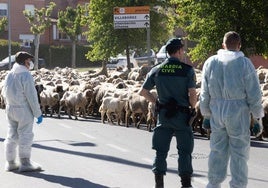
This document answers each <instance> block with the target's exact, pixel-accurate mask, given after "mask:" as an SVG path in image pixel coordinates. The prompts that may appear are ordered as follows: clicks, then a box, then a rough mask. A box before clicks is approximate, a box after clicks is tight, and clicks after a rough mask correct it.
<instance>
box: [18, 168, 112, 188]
mask: <svg viewBox="0 0 268 188" xmlns="http://www.w3.org/2000/svg"><path fill="white" fill-rule="evenodd" d="M20 175H24V176H29V177H35V178H40V179H44V180H46V181H48V182H52V183H57V184H60V185H63V186H65V187H75V188H88V187H90V188H109V187H107V186H104V185H100V184H96V183H92V182H90V181H88V180H85V179H82V178H71V177H65V176H58V175H57V176H55V175H51V174H43V173H42V172H26V173H20Z"/></svg>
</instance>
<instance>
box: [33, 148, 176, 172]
mask: <svg viewBox="0 0 268 188" xmlns="http://www.w3.org/2000/svg"><path fill="white" fill-rule="evenodd" d="M33 147H35V148H39V149H45V150H50V151H55V152H61V153H66V154H71V155H77V156H82V157H88V158H94V159H98V160H104V161H108V162H115V163H120V164H125V165H131V166H136V167H140V168H147V169H151V168H152V165H148V164H143V163H138V162H133V161H129V160H126V159H122V158H118V157H114V156H109V155H102V154H94V153H84V152H78V151H72V150H65V149H61V148H55V147H51V146H44V145H40V144H33ZM167 172H169V173H173V174H177V173H178V172H177V170H173V169H168V170H167Z"/></svg>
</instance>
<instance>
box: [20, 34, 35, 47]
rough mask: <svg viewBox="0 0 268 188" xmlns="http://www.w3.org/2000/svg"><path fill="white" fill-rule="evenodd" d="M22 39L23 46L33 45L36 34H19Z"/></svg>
mask: <svg viewBox="0 0 268 188" xmlns="http://www.w3.org/2000/svg"><path fill="white" fill-rule="evenodd" d="M19 38H20V40H21V41H22V43H21V46H23V47H28V48H30V47H31V44H32V43H33V41H34V35H29V34H20V35H19Z"/></svg>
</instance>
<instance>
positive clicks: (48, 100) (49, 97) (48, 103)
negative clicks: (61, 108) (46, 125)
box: [40, 90, 60, 117]
mask: <svg viewBox="0 0 268 188" xmlns="http://www.w3.org/2000/svg"><path fill="white" fill-rule="evenodd" d="M59 101H60V95H59V93H56V92H53V91H52V90H43V91H42V92H41V93H40V106H41V109H42V113H43V114H45V116H47V111H46V108H47V107H48V108H49V109H50V117H52V114H53V107H54V106H57V105H58V103H59Z"/></svg>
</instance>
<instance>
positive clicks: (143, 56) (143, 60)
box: [131, 49, 156, 66]
mask: <svg viewBox="0 0 268 188" xmlns="http://www.w3.org/2000/svg"><path fill="white" fill-rule="evenodd" d="M131 57H133V58H134V59H135V60H136V61H137V62H138V65H139V66H141V65H144V64H147V65H148V64H149V65H155V63H156V55H155V52H154V50H153V49H151V50H150V54H149V55H148V54H147V50H143V49H140V50H135V51H134V52H133V53H132V55H131Z"/></svg>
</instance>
